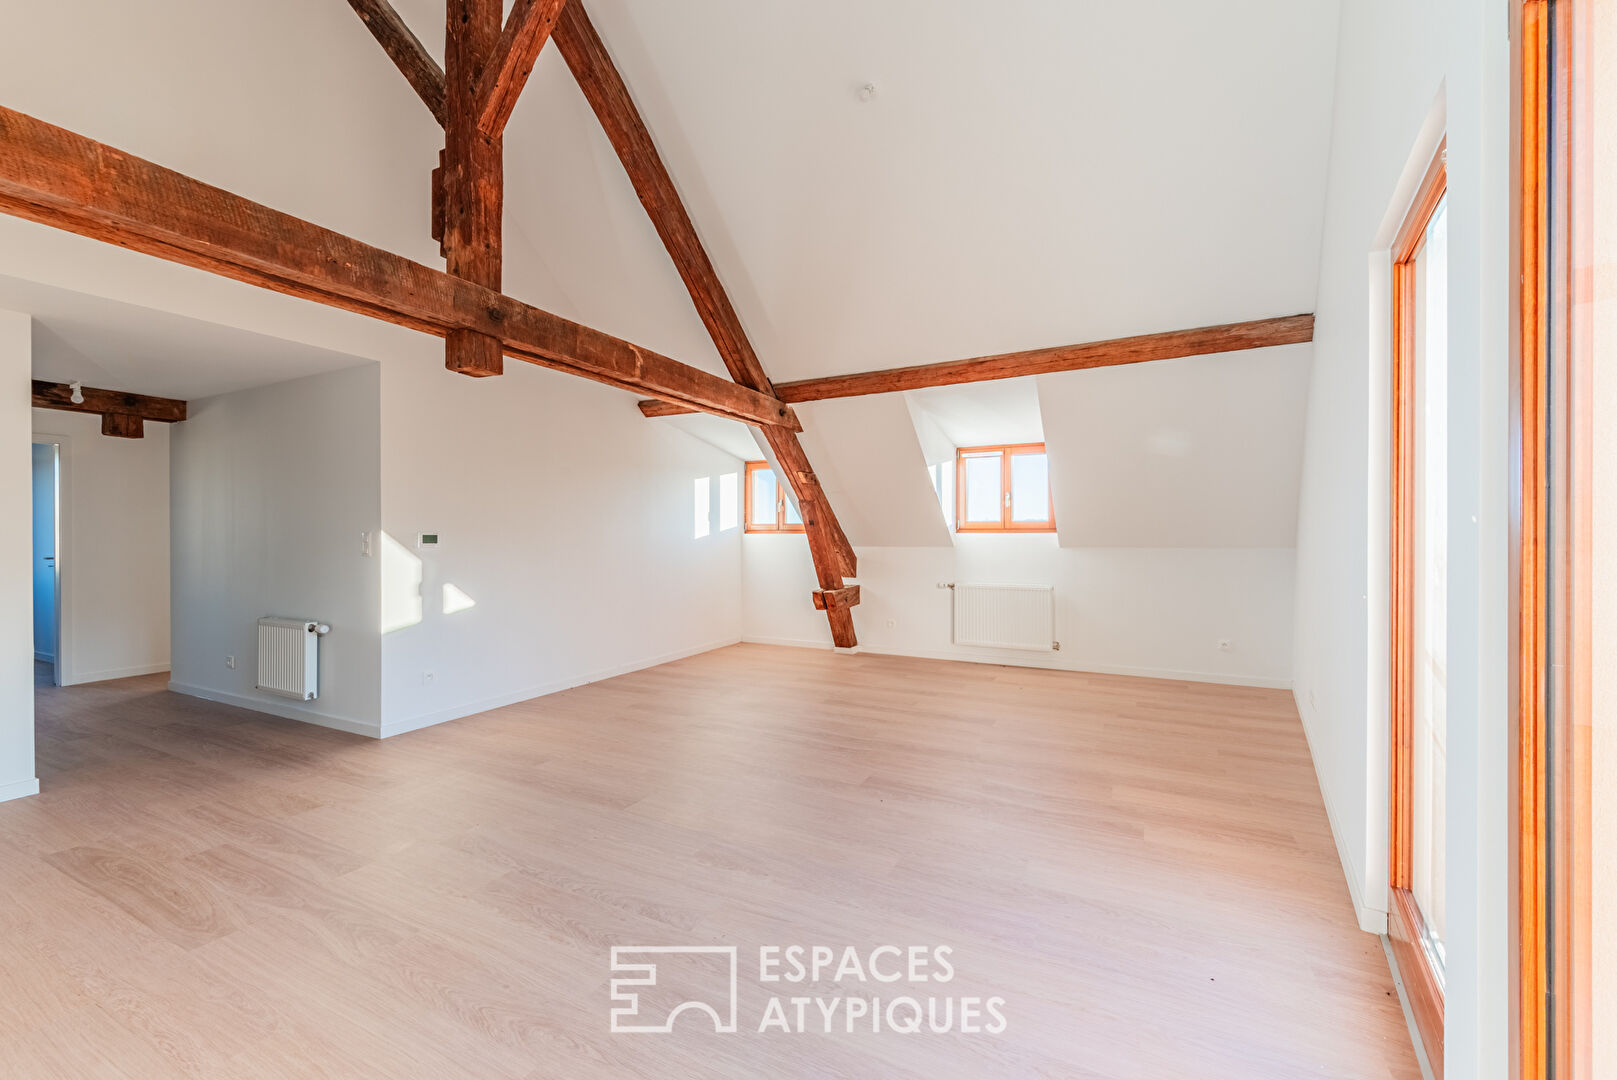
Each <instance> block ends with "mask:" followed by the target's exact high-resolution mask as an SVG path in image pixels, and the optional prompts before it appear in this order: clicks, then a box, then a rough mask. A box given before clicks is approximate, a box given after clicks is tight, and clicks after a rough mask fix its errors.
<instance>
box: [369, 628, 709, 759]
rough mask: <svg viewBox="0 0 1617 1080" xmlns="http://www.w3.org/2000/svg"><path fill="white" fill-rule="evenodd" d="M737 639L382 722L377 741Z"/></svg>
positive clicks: (701, 651) (613, 675) (617, 674)
mask: <svg viewBox="0 0 1617 1080" xmlns="http://www.w3.org/2000/svg"><path fill="white" fill-rule="evenodd" d="M740 642H741V639H740V638H725V639H724V640H723V641H714V642H709V643H707V644H705V645H697V646H695V647H694V648H689V649H679V650H677V651H675V652H670V653H663V654H662V655H660V656H652V657H647V658H646V659H643V660H636V661H633V662H632V663H628V664H619V665H616V666H614V667H610V668H603V669H602V670H600V671H594V672H590V673H589V674H587V675H579V676H577V677H572V678H566V679H558V680H556V681H555V682H551V683H545V684H544V685H541V686H532V687H528V688H527V689H524V690H517V691H513V692H512V693H508V694H498V695H496V696H494V697H490V698H484V699H482V700H480V701H474V702H469V703H467V704H465V705H456V706H453V707H451V708H448V709H440V710H439V711H437V712H431V713H423V714H421V715H420V716H412V717H407V718H405V719H403V720H390V721H383V723H382V729H381V738H384V739H387V738H391V737H393V736H394V735H403V734H405V733H406V732H410V731H420V730H421V729H422V728H427V727H433V726H434V725H436V724H446V723H448V722H449V721H451V720H459V719H462V718H463V717H467V716H475V715H477V714H478V713H484V712H488V711H490V710H491V709H503V708H504V707H505V706H507V705H515V704H516V703H517V702H519V701H532V700H533V699H534V698H540V697H545V696H547V695H549V694H558V693H560V692H561V691H563V690H571V689H573V688H574V687H578V686H584V685H587V684H588V683H593V682H600V681H601V680H602V679H612V678H616V677H617V676H619V675H627V674H629V673H630V672H632V671H644V670H645V669H646V668H652V667H657V666H658V665H660V664H671V663H673V662H674V661H675V660H684V659H685V658H687V657H690V656H698V655H700V654H702V653H705V652H712V651H713V650H714V649H723V648H727V647H728V646H731V645H738V644H740Z"/></svg>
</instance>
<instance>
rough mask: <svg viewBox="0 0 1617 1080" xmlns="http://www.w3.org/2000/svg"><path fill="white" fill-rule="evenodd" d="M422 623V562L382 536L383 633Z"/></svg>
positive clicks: (388, 537) (389, 537) (396, 543)
mask: <svg viewBox="0 0 1617 1080" xmlns="http://www.w3.org/2000/svg"><path fill="white" fill-rule="evenodd" d="M420 621H421V559H420V557H419V556H418V555H416V553H415V552H413V551H411V550H410V549H409V548H407V547H405V546H404V545H403V544H401V543H399V542H398V541H397V540H395V539H393V538H392V537H391V536H389V535H388V534H387V533H385V532H384V533H383V534H382V633H384V634H391V633H393V631H395V630H403V629H405V628H406V627H411V626H414V625H416V624H417V623H419V622H420Z"/></svg>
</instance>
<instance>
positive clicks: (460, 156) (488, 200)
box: [433, 0, 505, 378]
mask: <svg viewBox="0 0 1617 1080" xmlns="http://www.w3.org/2000/svg"><path fill="white" fill-rule="evenodd" d="M500 11H501V0H448V2H447V3H446V4H445V5H444V152H443V156H442V158H441V159H440V163H439V167H438V172H437V174H436V175H435V177H434V181H433V187H434V190H435V192H436V193H437V194H436V195H435V198H434V200H433V205H434V210H435V212H437V213H441V214H442V217H441V218H440V219H439V220H438V221H435V222H434V226H435V229H436V235H437V236H438V238H439V244H440V249H441V250H442V252H443V256H444V269H446V270H448V271H449V273H451V274H453V275H454V276H455V277H458V278H465V279H466V280H467V281H470V282H472V283H474V284H477V285H481V286H483V287H484V288H485V289H493V290H494V291H495V292H499V291H500V277H501V266H502V263H503V236H504V215H505V147H504V140H503V139H501V137H500V136H499V135H497V134H496V135H492V136H491V135H488V134H485V133H484V132H483V131H482V129H481V128H480V127H479V126H478V110H479V107H480V102H479V97H478V85H479V83H480V81H481V79H482V75H483V70H484V67H485V66H486V65H487V64H488V62H489V60H490V59H491V58H492V56H493V54H494V49H495V46H496V45H497V44H498V43H499V40H500ZM444 366H445V367H447V368H448V369H449V370H450V371H455V372H459V373H460V374H462V375H470V376H473V377H477V378H481V377H484V376H489V375H500V374H503V373H504V372H505V354H504V351H503V350H502V348H501V345H500V339H499V338H498V337H497V336H495V335H493V334H485V333H480V332H478V331H475V330H471V329H461V330H456V331H455V332H453V333H451V334H449V335H448V336H447V337H446V338H445V339H444Z"/></svg>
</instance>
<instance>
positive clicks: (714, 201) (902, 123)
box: [360, 0, 1338, 380]
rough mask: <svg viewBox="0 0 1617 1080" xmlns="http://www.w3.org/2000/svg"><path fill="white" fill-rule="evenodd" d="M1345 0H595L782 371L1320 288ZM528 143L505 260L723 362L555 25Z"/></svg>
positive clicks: (1177, 314) (1097, 327)
mask: <svg viewBox="0 0 1617 1080" xmlns="http://www.w3.org/2000/svg"><path fill="white" fill-rule="evenodd" d="M396 6H397V7H398V8H399V10H400V11H401V13H403V14H404V16H405V17H406V19H407V20H408V21H409V22H410V23H411V25H412V26H413V27H414V28H415V30H416V32H417V34H418V35H419V36H420V37H421V38H422V40H423V41H424V42H425V43H427V45H428V47H429V48H430V49H432V50H433V51H434V52H440V51H441V43H442V38H443V4H442V0H396ZM1337 8H1338V3H1337V0H1229V2H1226V3H1221V4H1209V3H1207V2H1206V0H1157V2H1156V3H1153V4H1150V5H1146V6H1144V7H1142V6H1141V5H1136V4H1118V3H1114V2H1107V0H1001V2H1000V3H996V4H993V5H987V6H985V5H983V4H982V3H981V2H980V0H883V2H879V3H872V2H870V0H825V2H821V3H816V4H793V3H784V2H778V0H777V2H759V0H681V2H680V3H669V2H667V0H591V3H590V11H591V13H592V16H593V18H594V21H595V23H596V25H597V27H598V28H599V30H600V32H601V35H602V37H603V39H604V40H605V41H606V43H607V46H608V48H609V49H610V50H611V52H612V54H613V56H614V58H615V60H616V62H617V64H618V66H619V68H620V69H621V70H622V72H623V74H624V78H625V81H626V82H627V83H628V85H629V87H630V89H631V91H632V93H633V94H634V97H635V99H636V101H637V103H638V104H639V106H640V109H641V111H642V113H643V114H644V116H645V118H646V122H647V125H648V127H649V128H650V129H651V131H652V133H653V135H654V137H655V138H656V140H657V143H658V146H659V148H660V150H661V152H662V155H663V157H664V159H665V161H666V162H667V164H668V167H669V170H670V172H671V173H672V175H673V177H674V180H675V182H676V184H677V185H678V187H679V188H680V190H681V193H682V195H683V197H684V199H685V202H686V203H687V205H688V208H689V209H690V212H691V216H692V218H693V219H694V220H695V222H696V225H697V228H698V231H699V232H700V233H701V234H702V236H703V239H704V242H705V244H706V246H707V248H708V249H709V252H710V254H711V255H712V257H713V260H714V262H715V264H716V265H717V267H718V269H719V272H720V276H721V277H722V279H723V280H724V282H725V284H726V286H727V288H728V291H729V292H730V294H731V296H732V298H733V300H734V302H735V304H736V307H737V309H738V310H739V311H740V314H741V316H742V320H743V322H744V323H745V324H746V326H747V328H748V331H749V334H750V336H751V337H752V339H753V342H754V344H755V345H756V347H757V349H758V353H759V355H760V357H761V358H762V359H763V361H764V364H765V366H766V368H767V369H768V370H769V372H770V374H771V376H772V377H774V378H775V379H777V380H789V379H796V378H805V377H810V376H815V375H825V374H833V373H841V372H847V371H859V370H869V369H873V368H882V367H892V366H897V365H903V364H912V363H924V362H928V361H939V360H948V359H955V358H959V357H965V356H974V355H981V354H985V353H994V352H1003V351H1011V350H1017V349H1025V348H1035V347H1040V346H1047V345H1061V344H1069V343H1073V342H1078V341H1088V340H1097V339H1102V338H1109V337H1117V336H1123V335H1129V334H1138V333H1148V332H1152V331H1162V330H1175V329H1183V328H1187V327H1193V326H1204V325H1209V324H1214V323H1223V322H1235V321H1240V320H1243V319H1253V318H1260V317H1265V316H1271V315H1284V314H1294V313H1298V312H1304V311H1309V310H1312V308H1313V301H1314V289H1315V279H1316V276H1317V268H1318V259H1319V245H1320V229H1321V221H1322V215H1323V207H1324V198H1325V168H1326V157H1327V152H1328V145H1329V132H1330V122H1331V109H1332V92H1333V79H1334V65H1335V49H1336V45H1335V39H1336V25H1337ZM360 44H362V45H364V46H367V47H369V48H370V49H371V50H372V51H373V52H374V53H375V56H373V57H371V58H370V60H369V61H368V62H369V63H371V64H372V66H376V65H382V64H386V60H385V59H384V58H382V57H381V53H380V50H378V49H376V48H375V46H374V44H373V43H371V42H370V41H369V40H368V37H367V38H365V40H363V41H361V42H360ZM387 74H389V75H391V76H392V77H393V78H394V79H397V78H398V76H397V74H396V73H393V72H387ZM866 83H869V84H872V85H874V86H875V88H876V92H875V95H874V96H873V97H872V98H871V99H870V100H869V101H861V100H860V97H859V94H858V89H859V88H860V87H861V86H863V85H865V84H866ZM400 92H401V93H408V91H407V90H405V89H403V88H402V86H401V87H400ZM506 153H507V172H506V175H507V202H506V206H507V244H508V256H507V258H508V278H509V279H510V280H509V282H508V285H509V287H510V288H512V289H513V290H524V291H526V292H527V293H528V294H530V295H532V296H534V297H535V298H543V300H548V301H549V302H550V303H551V304H553V305H555V306H557V307H558V309H560V310H563V311H564V313H570V314H573V315H575V316H576V317H579V318H582V319H583V320H584V321H586V322H591V323H593V324H597V325H601V326H602V327H603V328H605V329H609V330H611V331H612V332H614V333H618V334H620V335H622V336H625V337H629V338H631V339H632V340H636V341H640V342H642V343H643V344H646V345H649V346H651V347H652V348H658V349H661V350H662V351H666V352H669V353H670V354H671V355H675V356H678V357H679V358H681V359H684V360H687V361H689V362H692V363H698V364H702V365H704V366H710V367H714V368H716V369H718V370H722V368H718V365H717V364H716V362H715V361H716V358H715V357H713V356H712V351H711V346H710V345H709V344H708V342H707V340H706V336H705V334H703V332H702V329H701V325H700V323H699V322H697V321H696V319H695V316H694V314H693V313H692V312H691V310H690V304H689V300H688V298H687V297H686V296H685V294H684V290H683V288H682V286H681V284H680V282H679V279H678V277H677V275H676V274H675V273H674V271H673V268H672V266H671V265H670V264H669V262H668V259H667V257H666V255H665V254H664V252H663V250H662V245H661V244H660V242H659V241H658V239H657V237H656V234H655V233H654V232H653V231H652V229H651V227H650V225H649V223H648V222H647V220H646V216H645V214H644V212H643V211H642V209H641V207H640V205H639V203H638V201H637V200H636V199H635V198H634V195H633V191H632V188H631V187H630V186H629V184H628V182H627V180H626V178H625V177H624V175H623V170H622V169H621V167H620V166H619V165H618V162H617V160H616V157H615V156H614V154H613V153H612V150H611V148H610V146H609V144H608V143H607V141H606V139H605V137H604V135H602V133H601V132H600V131H599V129H598V127H597V126H596V124H595V121H594V118H593V116H592V115H591V113H590V112H589V109H588V106H587V105H586V104H585V102H584V100H583V97H582V95H581V94H580V93H579V91H578V89H577V87H576V86H575V85H574V84H573V82H572V79H571V76H570V74H569V73H568V72H567V70H566V66H565V64H564V63H563V62H562V60H561V58H560V56H559V55H558V54H557V52H556V50H555V49H554V48H553V47H547V48H546V49H545V51H544V52H543V53H542V54H541V56H540V59H539V63H538V65H537V67H536V68H535V71H534V76H533V78H532V80H531V82H530V83H529V85H528V87H527V89H526V91H525V92H524V94H523V97H522V98H521V100H520V102H519V104H518V107H517V110H516V113H515V114H514V116H513V118H512V121H511V126H510V127H509V129H508V130H507V135H506Z"/></svg>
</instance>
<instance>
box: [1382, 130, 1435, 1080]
mask: <svg viewBox="0 0 1617 1080" xmlns="http://www.w3.org/2000/svg"><path fill="white" fill-rule="evenodd" d="M1447 147H1448V140H1447V139H1445V140H1444V141H1443V142H1442V143H1441V144H1439V146H1438V148H1437V152H1436V154H1434V155H1433V157H1432V161H1431V164H1430V165H1429V166H1428V167H1427V170H1426V175H1425V176H1424V178H1423V179H1422V180H1421V185H1420V187H1419V188H1418V189H1417V191H1416V193H1415V198H1414V201H1413V202H1412V203H1411V204H1410V208H1409V213H1408V214H1407V215H1406V216H1405V218H1404V222H1403V225H1402V226H1400V228H1399V230H1398V236H1397V239H1396V240H1395V241H1394V243H1393V248H1392V260H1393V266H1392V270H1393V277H1392V327H1393V343H1392V423H1391V434H1392V447H1391V462H1392V507H1391V509H1392V530H1391V531H1392V537H1391V543H1392V550H1391V557H1392V575H1391V584H1392V597H1391V613H1392V672H1391V676H1392V677H1391V689H1392V701H1391V709H1390V716H1391V721H1392V739H1391V751H1392V752H1391V778H1390V779H1391V786H1392V790H1391V806H1390V811H1391V812H1390V822H1389V824H1390V840H1391V844H1390V849H1391V858H1390V865H1389V867H1388V872H1389V876H1388V896H1387V936H1388V938H1389V940H1390V941H1391V942H1392V952H1393V957H1394V959H1395V960H1396V961H1397V963H1398V970H1399V973H1400V975H1401V976H1402V977H1403V980H1404V986H1405V988H1406V989H1407V991H1408V994H1409V1002H1410V1009H1411V1011H1412V1012H1413V1013H1414V1016H1415V1026H1416V1027H1417V1028H1418V1029H1419V1031H1420V1036H1421V1042H1422V1043H1423V1044H1424V1046H1425V1048H1426V1054H1427V1058H1428V1059H1429V1060H1430V1062H1431V1065H1432V1071H1433V1072H1434V1074H1436V1076H1438V1077H1439V1078H1441V1077H1442V1075H1443V1065H1442V1061H1443V982H1442V978H1441V977H1440V976H1439V974H1438V972H1437V970H1436V965H1435V963H1434V962H1433V959H1432V957H1431V955H1430V954H1429V952H1428V950H1427V947H1426V944H1425V942H1426V936H1427V934H1426V925H1425V919H1424V918H1423V917H1422V915H1421V913H1420V907H1419V905H1418V904H1417V903H1416V902H1415V896H1414V893H1413V891H1412V890H1411V888H1410V884H1411V880H1412V871H1413V863H1414V843H1413V841H1414V833H1413V829H1414V814H1413V809H1412V807H1411V801H1412V794H1413V780H1414V773H1413V763H1412V760H1413V757H1414V704H1415V702H1414V688H1415V684H1414V678H1413V673H1414V666H1415V665H1414V661H1415V635H1414V629H1415V628H1414V600H1415V596H1414V586H1415V516H1416V509H1417V508H1416V506H1415V404H1416V402H1415V380H1416V372H1415V345H1416V342H1415V314H1416V312H1415V259H1416V257H1417V256H1418V255H1419V254H1420V251H1421V248H1422V247H1423V246H1424V244H1425V242H1426V233H1427V229H1428V228H1429V227H1430V225H1431V223H1432V218H1433V217H1434V216H1435V215H1436V214H1437V209H1438V207H1439V206H1441V205H1442V202H1443V197H1444V195H1445V194H1447V192H1448V172H1447V168H1446V165H1445V158H1446V156H1447Z"/></svg>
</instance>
